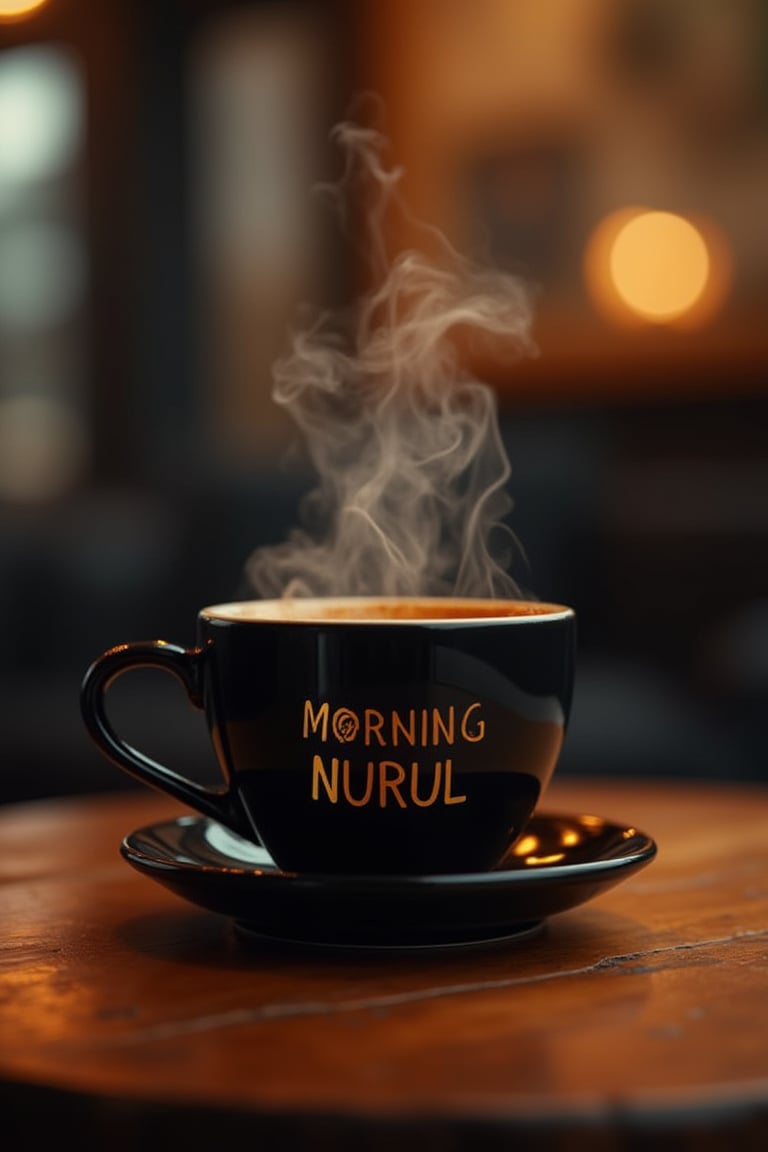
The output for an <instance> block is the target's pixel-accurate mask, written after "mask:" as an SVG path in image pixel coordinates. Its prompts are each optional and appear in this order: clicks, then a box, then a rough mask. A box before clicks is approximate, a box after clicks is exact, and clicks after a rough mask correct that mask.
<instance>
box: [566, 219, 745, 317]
mask: <svg viewBox="0 0 768 1152" xmlns="http://www.w3.org/2000/svg"><path fill="white" fill-rule="evenodd" d="M584 275H585V280H586V284H587V288H588V289H589V292H590V295H591V296H592V299H593V300H594V302H595V304H596V305H597V307H598V308H599V309H600V311H601V312H603V314H604V315H606V316H607V317H608V318H609V319H611V320H613V321H614V322H615V323H620V324H625V325H626V324H633V323H634V324H640V323H652V324H668V325H679V326H684V327H697V326H700V325H701V324H703V323H705V322H706V321H707V320H709V319H710V318H711V316H712V315H713V313H714V312H715V310H716V309H717V308H718V307H719V306H720V305H721V304H722V302H723V300H724V298H725V295H726V294H727V290H728V287H729V286H730V259H729V255H728V247H727V245H726V243H725V241H724V239H723V237H722V236H721V235H720V234H719V232H718V231H717V230H716V229H715V228H714V226H713V225H712V224H711V223H709V222H704V221H694V220H693V219H688V218H686V217H684V216H680V215H678V214H676V213H674V212H657V211H650V210H648V209H646V208H640V207H631V208H624V209H622V210H621V211H619V212H614V213H611V215H609V216H606V217H605V219H603V220H602V221H601V222H600V224H598V226H597V228H595V230H594V232H593V233H592V235H591V236H590V238H589V241H588V244H587V247H586V250H585V253H584Z"/></svg>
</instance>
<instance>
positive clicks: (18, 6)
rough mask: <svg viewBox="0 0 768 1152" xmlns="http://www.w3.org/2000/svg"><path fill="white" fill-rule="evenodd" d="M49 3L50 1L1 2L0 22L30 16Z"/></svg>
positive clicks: (22, 0)
mask: <svg viewBox="0 0 768 1152" xmlns="http://www.w3.org/2000/svg"><path fill="white" fill-rule="evenodd" d="M47 3H48V0H0V20H5V19H9V20H15V19H18V18H19V17H20V16H29V15H30V14H31V13H32V12H36V11H37V10H38V8H42V7H43V6H44V5H45V4H47Z"/></svg>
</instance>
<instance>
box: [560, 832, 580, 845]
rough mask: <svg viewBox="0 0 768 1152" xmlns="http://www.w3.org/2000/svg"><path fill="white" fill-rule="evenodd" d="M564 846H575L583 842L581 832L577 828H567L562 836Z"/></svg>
mask: <svg viewBox="0 0 768 1152" xmlns="http://www.w3.org/2000/svg"><path fill="white" fill-rule="evenodd" d="M560 843H561V844H562V846H563V848H575V847H576V845H577V844H580V843H581V834H580V833H579V832H577V831H576V829H575V828H567V829H566V830H565V831H564V832H563V833H562V835H561V836H560Z"/></svg>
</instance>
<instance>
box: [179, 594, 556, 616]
mask: <svg viewBox="0 0 768 1152" xmlns="http://www.w3.org/2000/svg"><path fill="white" fill-rule="evenodd" d="M568 612H570V609H568V608H566V607H565V606H564V605H561V604H550V603H543V602H540V601H538V600H490V599H489V600H482V599H477V600H473V599H463V598H454V597H445V598H441V597H405V596H404V597H376V598H370V597H344V598H332V599H331V598H329V599H325V600H323V599H306V600H303V599H284V600H244V601H240V602H236V603H232V604H219V605H214V606H212V607H210V608H204V609H203V610H202V615H204V616H207V617H210V618H215V619H223V620H244V621H246V620H287V621H312V620H315V621H317V620H348V621H350V622H354V621H387V620H478V619H497V618H503V619H509V618H515V617H532V616H552V615H555V616H559V615H562V614H563V613H568Z"/></svg>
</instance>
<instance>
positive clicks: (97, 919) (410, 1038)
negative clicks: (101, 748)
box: [0, 779, 768, 1150]
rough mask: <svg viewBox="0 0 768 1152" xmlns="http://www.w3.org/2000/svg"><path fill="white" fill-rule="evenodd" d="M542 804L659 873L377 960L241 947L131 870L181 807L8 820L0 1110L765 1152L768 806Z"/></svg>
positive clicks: (402, 1140) (120, 800)
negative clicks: (143, 842)
mask: <svg viewBox="0 0 768 1152" xmlns="http://www.w3.org/2000/svg"><path fill="white" fill-rule="evenodd" d="M542 807H543V809H544V810H546V811H551V812H554V811H565V812H569V813H575V812H580V813H592V814H595V815H600V816H604V817H607V818H609V819H612V820H616V821H617V822H632V823H634V824H635V825H636V826H637V827H639V828H640V829H642V830H643V831H644V832H647V833H648V834H649V835H651V836H653V837H654V839H655V840H656V841H657V844H658V849H659V852H658V856H657V858H656V860H655V861H654V862H653V863H652V864H651V865H650V866H649V867H648V868H647V869H645V870H644V871H643V872H642V873H640V874H639V875H638V876H635V877H632V878H630V879H628V880H626V881H625V882H624V883H622V884H620V885H619V886H618V887H616V888H615V889H613V890H611V891H609V892H606V893H604V894H602V895H601V896H599V897H597V898H596V899H595V900H593V901H592V902H591V903H589V904H587V905H584V906H582V907H581V908H579V909H575V910H573V911H571V912H567V913H562V914H561V915H559V916H555V917H552V918H551V919H550V920H549V921H548V923H547V925H546V927H545V929H544V931H543V932H541V933H540V934H539V935H537V936H534V937H530V938H527V939H522V940H519V941H517V942H511V943H506V944H494V945H491V946H484V947H479V948H474V949H459V950H455V951H441V952H437V953H424V954H407V955H397V954H395V955H385V956H380V955H376V956H371V955H364V956H360V955H355V954H349V955H347V954H343V955H339V954H335V953H333V954H331V953H320V954H318V953H316V952H311V951H310V952H306V951H305V952H302V951H298V950H287V949H281V948H279V947H277V946H274V945H272V946H270V945H261V944H254V943H248V942H246V941H244V940H242V939H241V938H240V937H239V936H238V935H237V934H236V933H235V931H234V929H233V927H232V925H231V923H230V921H228V920H227V919H225V918H224V917H221V916H217V915H216V914H213V913H208V912H205V911H203V910H201V909H197V908H195V907H193V906H191V905H187V904H186V903H184V902H182V901H180V900H179V898H178V897H176V896H174V895H173V894H172V893H170V892H167V891H166V890H165V889H163V888H161V887H160V886H159V885H157V884H154V883H152V882H151V881H150V880H148V879H147V878H145V877H143V876H140V875H138V874H137V873H135V872H134V871H133V870H132V869H131V868H130V867H129V866H128V865H127V864H126V863H125V862H124V861H123V860H122V858H121V857H120V856H119V853H118V847H119V843H120V840H121V839H122V837H123V835H125V834H126V833H127V832H129V831H131V830H132V829H133V828H135V827H138V826H140V825H142V824H146V823H148V822H150V821H152V820H155V819H161V818H167V817H168V816H169V815H171V816H172V815H174V814H176V813H178V812H179V811H180V809H179V808H178V806H175V805H173V804H171V803H170V802H168V801H166V800H165V799H164V798H162V797H159V796H155V795H153V794H151V793H149V792H147V793H144V792H143V791H139V792H136V793H133V792H132V793H128V794H126V795H117V796H115V795H109V796H103V797H98V796H97V797H86V798H75V799H66V800H56V801H44V802H37V803H32V804H26V805H18V806H8V807H6V808H5V809H0V925H1V928H0V1036H2V1047H1V1049H0V1081H2V1088H1V1089H0V1105H2V1106H3V1107H5V1108H6V1109H9V1108H10V1111H11V1114H12V1115H16V1117H17V1120H18V1122H19V1123H20V1124H21V1123H23V1124H24V1125H25V1126H29V1125H32V1124H34V1122H35V1119H36V1117H37V1116H38V1115H39V1107H38V1105H37V1103H36V1102H37V1101H38V1099H39V1098H41V1092H42V1090H43V1089H45V1093H44V1094H43V1095H44V1098H45V1100H46V1101H47V1105H46V1107H47V1108H48V1109H49V1114H50V1111H51V1110H52V1111H53V1113H54V1114H55V1113H56V1112H57V1111H58V1112H59V1113H60V1114H61V1115H62V1116H67V1115H69V1116H72V1117H74V1116H75V1115H76V1116H77V1121H76V1122H77V1124H78V1127H79V1130H80V1131H81V1132H82V1131H85V1130H86V1129H87V1125H88V1124H90V1125H91V1127H92V1128H93V1131H94V1132H95V1131H96V1130H97V1128H98V1123H104V1124H108V1127H109V1131H110V1132H111V1133H112V1132H114V1129H115V1128H116V1127H117V1128H119V1129H120V1131H121V1132H122V1133H123V1135H124V1136H125V1139H126V1140H132V1139H139V1138H140V1136H141V1133H144V1134H145V1135H146V1134H147V1132H149V1131H151V1132H152V1133H154V1134H155V1135H157V1134H158V1133H161V1132H163V1131H164V1130H165V1129H164V1125H167V1126H169V1128H168V1130H169V1133H173V1132H175V1134H176V1138H177V1137H178V1136H179V1135H180V1133H181V1131H182V1130H184V1131H185V1139H187V1142H188V1146H198V1144H197V1142H200V1141H202V1140H203V1137H204V1135H205V1134H206V1133H208V1135H205V1139H210V1132H209V1129H208V1128H207V1127H206V1124H207V1123H208V1122H210V1124H212V1125H214V1128H213V1129H211V1130H213V1131H216V1132H219V1133H222V1132H228V1133H229V1135H230V1136H232V1137H233V1138H234V1137H239V1136H240V1135H243V1134H245V1133H248V1134H250V1135H253V1134H255V1133H261V1135H262V1137H263V1138H264V1139H266V1138H267V1137H269V1139H270V1140H271V1141H272V1143H271V1144H270V1147H272V1146H278V1145H279V1144H280V1140H282V1139H284V1140H285V1141H286V1147H288V1146H291V1147H294V1148H295V1147H301V1146H302V1142H303V1141H304V1140H306V1144H307V1146H308V1147H309V1146H312V1147H313V1148H318V1147H320V1148H322V1147H325V1146H328V1147H342V1146H346V1144H345V1141H347V1142H348V1143H349V1146H350V1147H352V1146H357V1147H361V1146H365V1147H375V1148H378V1147H379V1146H381V1147H385V1146H390V1145H389V1144H387V1143H381V1145H380V1144H379V1143H377V1141H390V1140H391V1141H393V1142H397V1143H398V1144H404V1145H405V1146H411V1145H412V1146H414V1147H415V1146H416V1145H418V1146H419V1148H420V1149H421V1150H423V1149H425V1148H429V1147H431V1146H433V1144H432V1142H434V1146H435V1147H440V1148H442V1149H450V1148H459V1147H464V1146H465V1145H466V1147H473V1148H483V1147H486V1146H487V1147H489V1148H492V1147H496V1146H498V1147H502V1146H504V1145H505V1141H506V1142H507V1144H508V1140H509V1137H510V1134H512V1133H516V1134H518V1135H525V1134H526V1133H527V1134H528V1135H531V1133H533V1134H536V1136H537V1139H538V1140H539V1144H540V1146H542V1147H545V1146H550V1145H551V1146H552V1147H560V1146H563V1147H569V1148H573V1147H576V1146H578V1144H579V1141H580V1140H582V1139H583V1141H584V1145H585V1146H587V1145H589V1147H592V1148H600V1147H605V1148H616V1147H625V1146H630V1144H632V1141H633V1140H634V1139H635V1138H638V1139H639V1138H640V1137H641V1136H643V1134H645V1135H648V1134H649V1133H650V1134H653V1138H654V1140H655V1141H656V1142H657V1143H658V1142H659V1141H663V1140H664V1139H666V1138H667V1137H668V1138H669V1139H670V1140H671V1139H672V1138H673V1137H674V1140H675V1141H676V1143H675V1144H674V1146H675V1147H681V1146H684V1145H685V1144H686V1143H690V1144H691V1147H692V1146H693V1145H694V1144H695V1145H696V1147H697V1148H698V1149H699V1150H701V1149H703V1148H704V1149H705V1148H706V1147H707V1146H708V1144H707V1141H711V1142H713V1143H712V1147H715V1146H719V1144H718V1141H719V1140H720V1139H721V1138H722V1139H725V1138H726V1136H727V1138H728V1141H729V1142H732V1141H737V1142H738V1143H739V1144H740V1146H741V1147H751V1146H754V1147H755V1148H757V1147H758V1146H759V1147H761V1148H762V1146H763V1143H764V1138H765V1136H766V1134H767V1133H768V789H766V788H762V787H752V786H735V787H731V786H727V785H711V784H706V785H705V784H698V783H696V782H686V783H669V784H666V783H663V782H646V781H643V782H641V781H632V780H619V781H606V780H592V781H590V780H568V779H565V780H562V781H560V782H557V783H555V784H553V785H552V786H551V788H550V791H549V794H548V796H547V800H546V803H545V804H544V805H542ZM86 1105H87V1107H86ZM205 1117H207V1121H206V1119H205ZM238 1118H239V1119H240V1120H241V1121H242V1125H243V1127H242V1128H238V1127H237V1126H236V1125H237V1123H238ZM74 1122H75V1121H74V1120H73V1123H74ZM179 1125H182V1129H180V1128H179ZM215 1125H218V1127H216V1126H215ZM84 1126H85V1127H84ZM186 1127H188V1128H189V1133H188V1134H186ZM129 1134H130V1135H129ZM169 1138H170V1137H169ZM643 1138H644V1137H643ZM110 1139H111V1137H110ZM497 1141H498V1145H497ZM326 1142H327V1143H326ZM542 1142H543V1143H542ZM681 1142H682V1143H681ZM112 1146H113V1147H119V1146H120V1144H119V1143H118V1144H117V1145H115V1144H114V1142H113V1143H112ZM125 1146H126V1147H127V1146H131V1145H130V1144H126V1145H125ZM201 1146H202V1145H201ZM723 1146H725V1145H723ZM728 1146H729V1147H730V1146H731V1143H729V1144H728ZM766 1146H768V1145H766Z"/></svg>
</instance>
